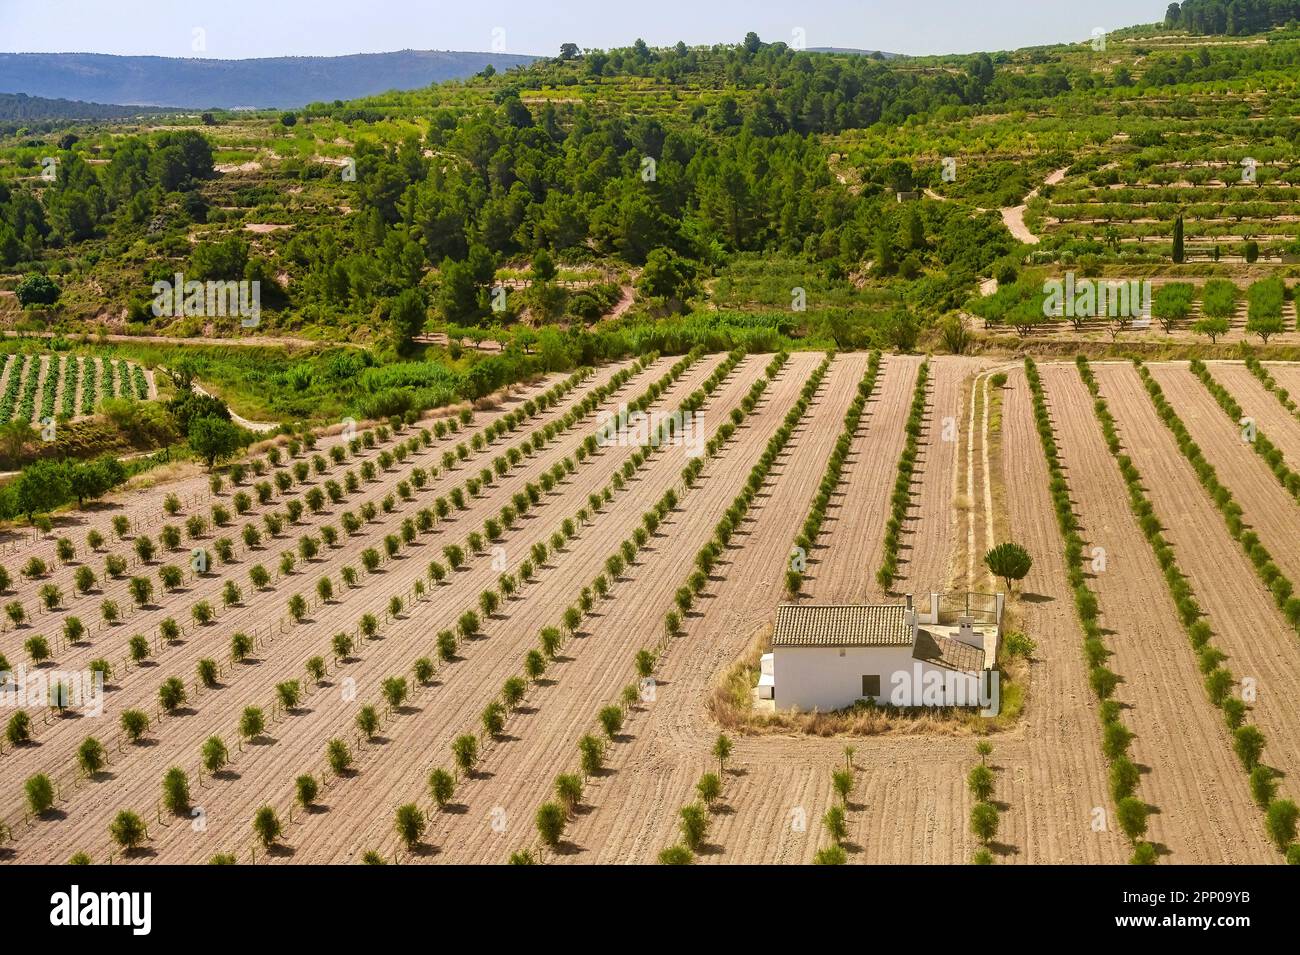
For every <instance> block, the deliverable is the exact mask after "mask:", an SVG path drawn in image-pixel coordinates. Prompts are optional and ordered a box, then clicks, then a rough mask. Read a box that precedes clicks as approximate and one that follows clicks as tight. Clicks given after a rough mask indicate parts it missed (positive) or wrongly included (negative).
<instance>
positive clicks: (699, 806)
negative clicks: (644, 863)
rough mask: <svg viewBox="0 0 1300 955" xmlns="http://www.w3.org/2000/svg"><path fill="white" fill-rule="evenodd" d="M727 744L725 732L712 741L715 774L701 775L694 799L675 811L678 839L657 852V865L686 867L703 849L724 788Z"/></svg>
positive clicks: (729, 750)
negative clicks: (715, 762)
mask: <svg viewBox="0 0 1300 955" xmlns="http://www.w3.org/2000/svg"><path fill="white" fill-rule="evenodd" d="M731 745H732V744H731V739H730V738H729V737H728V736H727V735H726V734H725V733H722V734H719V736H718V738H717V739H716V740H714V743H713V750H712V753H713V756H714V758H715V759H717V761H718V771H717V772H716V773H714V772H706V773H704V774H703V775H701V776H700V779H699V781H698V782H697V783H696V784H695V795H696V797H697V798H696V800H695V801H693V802H690V803H687V804H686V805H685V806H682V808H681V809H679V810H677V831H678V833H679V834H680V837H681V838H680V841H679V842H677V843H675V844H674V845H671V846H669V847H668V848H667V849H664V850H663V851H662V852H660V853H659V864H660V865H690V864H691V863H692V862H694V861H695V854H696V853H697V852H700V851H702V850H703V849H704V848H705V845H706V840H707V839H708V836H709V829H710V827H711V825H712V822H713V819H712V814H713V813H714V812H717V811H718V809H719V801H720V800H721V799H722V796H723V792H724V790H725V788H726V780H727V760H728V759H729V758H730V756H731Z"/></svg>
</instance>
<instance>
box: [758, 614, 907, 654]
mask: <svg viewBox="0 0 1300 955" xmlns="http://www.w3.org/2000/svg"><path fill="white" fill-rule="evenodd" d="M906 612H907V608H905V607H904V606H903V605H902V604H887V605H879V604H847V605H844V604H840V605H830V604H781V605H780V606H778V607H777V608H776V629H775V630H773V631H772V646H774V647H906V646H910V645H911V643H912V632H911V628H910V627H908V626H907V623H906V620H905V618H904V614H905V613H906Z"/></svg>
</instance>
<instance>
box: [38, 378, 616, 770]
mask: <svg viewBox="0 0 1300 955" xmlns="http://www.w3.org/2000/svg"><path fill="white" fill-rule="evenodd" d="M639 367H640V366H639V365H637V366H633V367H630V368H628V369H625V370H624V371H623V372H620V375H623V376H624V377H623V378H620V379H619V380H617V381H616V382H615V383H614V384H613V385H612V386H609V385H607V386H605V387H608V388H612V390H617V388H618V387H621V385H622V383H623V381H625V380H626V377H630V375H631V374H632V373H633V371H634V370H636V369H638V368H639ZM581 377H582V376H580V375H575V376H573V377H572V378H571V379H569V380H567V381H566V382H562V383H560V384H559V385H557V386H555V387H554V388H553V389H552V390H550V391H548V392H546V393H544V394H543V395H542V396H539V399H538V400H536V401H535V400H533V399H530V401H529V402H528V403H527V405H526V407H525V409H521V411H520V412H519V413H520V414H521V415H526V414H528V413H537V412H539V411H540V410H541V408H544V407H545V406H547V405H548V404H552V403H553V402H554V401H555V400H558V398H559V397H561V396H562V395H563V394H564V393H565V392H567V391H568V390H569V389H570V388H572V387H573V386H575V385H576V384H577V382H578V380H579V379H580V378H581ZM617 377H618V376H616V378H617ZM542 399H545V400H542ZM512 414H513V413H512ZM499 423H500V422H498V424H499ZM385 430H386V429H385ZM502 430H503V431H504V430H505V429H502ZM488 431H489V432H490V433H492V435H493V436H494V437H495V436H496V429H495V424H494V426H492V427H491V428H489V429H488ZM295 443H296V442H295ZM477 444H478V442H476V446H477ZM293 453H296V452H294V451H291V456H292V454H293ZM272 455H273V456H274V457H275V458H276V460H275V462H274V463H276V464H278V463H279V461H278V452H277V451H275V449H272ZM393 539H394V540H395V538H393ZM69 543H70V542H69ZM101 543H102V541H101ZM165 569H166V568H164V570H165ZM176 570H177V572H178V573H179V569H178V568H177V569H176ZM344 576H345V580H346V577H347V574H346V569H345V574H344ZM139 582H144V583H148V581H147V579H145V578H135V579H133V580H132V584H133V585H134V584H137V583H139ZM265 582H266V581H265V580H263V583H262V585H265ZM328 582H329V581H328V578H324V579H323V580H322V583H328ZM254 583H255V585H256V581H254ZM229 584H230V582H228V586H229ZM138 589H139V590H141V591H143V590H144V589H145V588H138ZM236 589H237V588H236ZM329 589H330V590H331V591H332V587H331V588H329ZM416 589H417V591H418V592H420V593H422V591H423V585H422V584H421V583H419V582H417V585H416ZM321 597H322V599H328V596H327V595H325V594H321ZM146 599H147V598H146ZM297 599H298V600H299V601H301V598H297ZM206 606H207V605H206V602H201V603H200V604H198V605H196V610H197V609H199V608H200V607H206ZM402 609H403V604H402V601H401V599H400V598H395V600H394V601H390V605H389V613H390V614H393V615H396V614H398V613H400V612H401V610H402ZM291 616H295V613H294V610H293V608H292V607H291ZM72 619H75V618H72ZM210 619H211V618H210V610H209V611H207V612H205V613H204V615H203V619H200V618H199V616H198V615H197V614H196V622H198V623H201V624H202V623H206V622H208V621H209V620H210ZM377 627H378V622H377V620H376V619H375V618H374V617H373V615H370V614H366V615H363V617H362V619H361V622H360V623H359V624H358V633H359V634H364V635H365V636H368V637H373V636H374V635H375V633H376V631H377ZM161 629H162V631H164V635H165V636H166V637H167V639H168V640H169V641H172V640H175V639H178V638H179V628H178V627H176V625H175V622H174V621H172V620H170V619H169V620H167V621H164V622H163V625H162V626H161ZM474 629H476V625H475V627H474ZM340 637H342V638H343V639H342V640H340ZM352 645H353V642H352V638H351V637H350V636H348V635H346V634H340V635H338V636H336V637H335V639H334V641H333V644H332V648H333V649H334V651H335V655H336V657H338V656H340V655H342V656H346V655H347V654H348V653H350V652H351V649H352ZM254 648H255V638H254V637H250V636H248V635H247V634H245V633H243V632H240V633H236V634H235V635H234V636H233V637H232V638H231V650H230V652H231V661H232V663H238V662H240V661H242V660H244V659H246V658H247V656H248V655H249V654H250V653H251V652H252V651H253V649H254ZM129 653H130V658H131V659H132V660H133V661H135V662H137V663H138V662H141V661H142V660H144V659H147V658H148V656H149V654H150V647H149V643H148V641H147V640H146V639H145V638H144V637H143V636H142V635H137V636H136V637H133V638H132V640H131V644H130V648H129ZM429 663H430V661H427V660H425V661H417V665H416V667H415V672H416V676H417V679H420V678H421V676H420V675H421V674H425V678H426V679H427V676H428V675H431V674H429V673H428V665H429ZM97 664H98V665H99V667H100V669H101V671H102V672H105V673H111V666H110V665H109V664H108V662H107V661H102V660H101V661H97ZM306 670H307V673H308V676H309V677H310V678H311V679H313V680H314V681H315V682H316V683H317V684H319V681H320V679H321V678H323V676H324V673H325V665H324V659H323V658H322V657H313V658H312V659H311V660H309V661H308V662H307V666H306ZM220 672H221V671H220V665H219V664H218V663H217V662H216V661H214V660H212V659H210V658H205V659H203V660H200V661H199V663H198V681H197V682H196V684H195V692H198V687H199V684H202V685H203V686H204V687H207V688H213V687H215V686H216V685H217V683H216V681H217V677H218V675H219V674H220ZM399 683H401V685H402V687H404V685H405V684H404V681H402V680H400V678H395V679H394V680H390V681H386V682H385V686H384V692H385V696H386V698H388V699H389V700H390V705H392V706H397V705H400V700H399V702H398V703H393V702H391V700H392V699H393V698H394V697H395V696H400V697H402V698H404V696H405V693H404V692H402V693H400V694H399V693H397V690H398V688H399V686H398V684H399ZM300 697H301V688H300V684H299V681H297V680H289V681H285V682H283V683H281V684H280V685H278V686H277V687H276V700H275V704H274V706H273V710H274V709H275V708H277V707H282V708H284V709H286V710H292V709H294V708H296V707H297V705H298V701H299V699H300ZM186 700H187V693H186V691H185V685H184V683H183V682H182V681H181V680H179V679H178V678H175V677H172V678H169V679H168V680H166V681H164V684H163V686H162V687H161V688H160V690H159V704H160V710H159V713H158V716H159V717H161V716H162V715H163V713H164V712H173V711H175V709H176V708H178V707H179V706H181V705H183V704H184V703H185V702H186ZM263 712H264V711H263V710H262V709H261V708H259V707H247V708H246V709H245V711H244V715H243V716H242V717H241V721H240V726H239V737H238V738H239V739H240V740H241V746H242V741H243V740H245V739H251V738H254V737H255V736H257V735H259V734H260V733H261V731H262V726H263V725H264V722H263V721H264V717H263ZM24 715H25V714H24ZM365 716H366V713H365V712H364V711H363V713H362V716H361V717H359V726H361V727H362V728H363V729H364V728H365V719H364V718H365ZM370 717H371V720H372V725H371V728H370V732H373V729H374V726H373V718H374V714H373V710H371V713H370ZM121 726H122V730H123V734H124V736H125V737H126V738H127V739H128V741H130V742H139V741H140V740H141V739H143V738H144V736H145V734H146V733H147V732H148V729H149V726H150V720H149V717H148V715H147V714H145V713H143V712H141V711H136V710H130V711H127V712H126V713H124V714H123V717H122V720H121ZM225 753H226V748H225V744H224V742H223V741H222V740H221V738H220V737H212V738H210V739H209V740H208V741H207V742H205V744H204V746H203V763H204V767H205V768H207V769H208V770H209V771H210V772H215V771H217V770H218V769H219V768H221V767H222V766H224V765H225V762H226V756H225Z"/></svg>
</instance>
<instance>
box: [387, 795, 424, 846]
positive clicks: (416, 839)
mask: <svg viewBox="0 0 1300 955" xmlns="http://www.w3.org/2000/svg"><path fill="white" fill-rule="evenodd" d="M425 825H426V822H425V818H424V812H423V810H421V809H420V807H419V806H417V805H416V804H415V803H413V802H408V803H406V805H404V806H398V807H397V813H396V817H395V819H394V828H395V829H396V830H397V835H398V838H400V839H401V840H402V844H403V845H404V846H406V851H407V852H411V851H413V850H414V849H415V847H416V846H418V845H419V844H420V839H421V838H423V836H424V830H425Z"/></svg>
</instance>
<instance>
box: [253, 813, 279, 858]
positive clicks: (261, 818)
mask: <svg viewBox="0 0 1300 955" xmlns="http://www.w3.org/2000/svg"><path fill="white" fill-rule="evenodd" d="M253 832H254V834H255V835H256V836H257V840H258V841H259V842H260V843H262V848H264V849H269V848H271V846H273V845H275V841H276V840H277V839H279V838H280V836H281V834H283V832H284V827H283V826H282V825H281V824H280V817H279V816H278V815H276V812H275V810H274V809H273V808H272V807H270V806H262V807H260V808H259V809H258V810H257V812H256V813H254V814H253Z"/></svg>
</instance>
